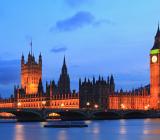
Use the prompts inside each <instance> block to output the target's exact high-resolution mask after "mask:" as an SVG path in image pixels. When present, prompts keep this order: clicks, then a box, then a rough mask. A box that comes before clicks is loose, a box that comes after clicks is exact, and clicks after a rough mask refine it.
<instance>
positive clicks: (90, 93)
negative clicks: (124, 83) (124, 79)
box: [79, 75, 115, 109]
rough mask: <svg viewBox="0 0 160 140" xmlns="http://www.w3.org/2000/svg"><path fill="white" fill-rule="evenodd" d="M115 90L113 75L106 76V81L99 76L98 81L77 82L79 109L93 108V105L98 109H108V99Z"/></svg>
mask: <svg viewBox="0 0 160 140" xmlns="http://www.w3.org/2000/svg"><path fill="white" fill-rule="evenodd" d="M114 90H115V83H114V78H113V75H111V76H110V77H109V76H108V78H107V80H104V78H103V77H100V76H99V79H98V80H95V77H93V80H92V81H91V80H90V79H88V80H87V79H86V78H85V80H84V81H83V82H82V81H81V79H80V80H79V96H80V108H86V107H87V108H94V107H95V105H96V106H97V105H98V106H99V108H103V109H105V108H107V107H108V97H109V95H110V94H113V93H114Z"/></svg>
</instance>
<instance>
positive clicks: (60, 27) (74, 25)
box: [51, 11, 95, 32]
mask: <svg viewBox="0 0 160 140" xmlns="http://www.w3.org/2000/svg"><path fill="white" fill-rule="evenodd" d="M94 20H95V18H94V16H93V15H92V14H91V13H89V12H85V11H80V12H78V13H76V14H75V15H73V16H72V17H69V18H67V19H64V20H59V21H57V22H56V25H55V26H54V27H53V28H51V30H56V31H59V32H64V31H72V30H76V29H78V28H81V27H83V26H85V25H90V24H93V23H94Z"/></svg>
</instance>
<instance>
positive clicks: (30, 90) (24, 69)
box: [21, 43, 42, 94]
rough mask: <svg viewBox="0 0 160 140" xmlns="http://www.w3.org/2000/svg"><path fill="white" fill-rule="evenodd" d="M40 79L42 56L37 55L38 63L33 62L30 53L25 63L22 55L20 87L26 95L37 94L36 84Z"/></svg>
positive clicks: (33, 59) (32, 56)
mask: <svg viewBox="0 0 160 140" xmlns="http://www.w3.org/2000/svg"><path fill="white" fill-rule="evenodd" d="M31 45H32V43H31ZM41 79H42V56H41V54H40V55H39V61H38V62H36V61H35V57H34V55H33V54H32V52H31V53H30V52H29V54H28V60H27V62H25V59H24V55H22V58H21V86H22V88H23V89H24V90H25V92H26V94H35V93H37V92H38V84H39V81H40V80H41Z"/></svg>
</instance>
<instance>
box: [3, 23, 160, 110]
mask: <svg viewBox="0 0 160 140" xmlns="http://www.w3.org/2000/svg"><path fill="white" fill-rule="evenodd" d="M42 78H43V76H42V55H41V54H40V55H39V58H38V61H36V59H35V57H34V55H33V53H32V52H30V53H29V54H28V58H27V59H26V60H25V57H24V55H22V57H21V85H20V86H15V87H14V93H13V95H12V96H11V97H10V98H8V99H2V98H1V99H0V108H14V107H18V108H44V107H45V108H56V109H79V108H89V109H114V110H149V109H160V29H159V26H158V29H157V33H156V35H155V39H154V44H153V47H152V48H151V50H150V84H149V85H146V86H144V87H140V88H137V89H133V90H130V91H123V89H121V90H120V91H116V90H115V81H114V76H113V75H110V76H108V77H107V78H106V79H105V78H104V77H102V76H99V77H98V78H95V77H93V78H92V79H88V78H84V79H81V78H80V79H79V91H78V92H76V91H75V90H73V91H71V88H70V76H69V72H68V69H67V62H66V58H65V57H64V60H63V65H62V69H61V73H60V76H59V80H58V83H56V82H55V81H54V80H52V81H50V82H46V84H45V88H44V85H43V83H42V81H43V79H42ZM44 89H45V90H44Z"/></svg>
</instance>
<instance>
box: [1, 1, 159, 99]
mask: <svg viewBox="0 0 160 140" xmlns="http://www.w3.org/2000/svg"><path fill="white" fill-rule="evenodd" d="M144 2H145V5H144ZM157 3H160V2H159V1H158V0H154V2H153V1H152V2H151V1H147V2H146V1H145V0H142V1H141V2H138V4H137V2H136V1H134V2H133V1H132V2H130V3H129V4H128V2H127V0H123V1H121V2H115V1H112V2H110V1H105V0H102V1H101V2H98V1H97V0H86V1H85V0H82V1H81V2H80V1H76V0H61V1H59V0H55V1H54V2H52V1H50V0H47V1H45V2H41V3H40V2H38V1H34V2H33V1H31V0H29V1H27V2H26V1H25V2H24V1H23V2H19V1H14V2H7V0H6V1H5V2H1V9H0V19H1V23H0V25H1V26H0V29H1V33H0V37H1V44H0V45H1V46H2V47H1V52H0V94H1V95H2V97H8V96H10V95H11V94H12V93H13V87H14V85H20V58H21V55H22V53H23V54H24V56H25V59H26V58H27V55H28V52H29V51H30V47H29V44H30V40H31V39H32V42H33V52H34V54H35V58H36V60H37V58H38V55H39V53H40V52H41V54H42V60H43V71H42V73H43V74H42V80H43V83H45V82H46V81H50V80H55V81H56V82H57V81H58V78H59V75H60V70H61V67H62V64H63V57H64V55H65V56H66V63H67V67H68V72H69V75H70V80H71V89H72V90H73V89H76V90H77V89H78V79H79V78H82V79H84V77H87V78H92V77H93V76H95V77H96V79H98V76H99V75H101V76H104V78H105V79H106V78H107V76H108V75H111V74H113V76H114V79H115V85H116V89H120V88H123V89H124V90H129V89H132V88H137V87H140V86H141V85H142V86H145V85H147V84H149V82H150V81H149V53H150V49H151V48H152V46H153V42H154V36H155V34H156V31H157V24H158V20H159V19H160V15H159V14H158V10H159V7H158V4H157ZM125 5H126V7H125ZM106 6H107V8H108V9H106ZM124 7H125V8H124ZM142 7H143V8H142ZM62 8H63V10H61V9H62ZM123 8H124V9H123ZM28 9H29V10H28ZM114 9H116V11H114ZM135 9H136V10H135ZM146 15H150V17H151V18H150V19H149V18H148V17H147V16H146ZM142 16H143V19H142ZM95 32H96V34H95ZM43 86H44V88H45V85H43Z"/></svg>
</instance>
